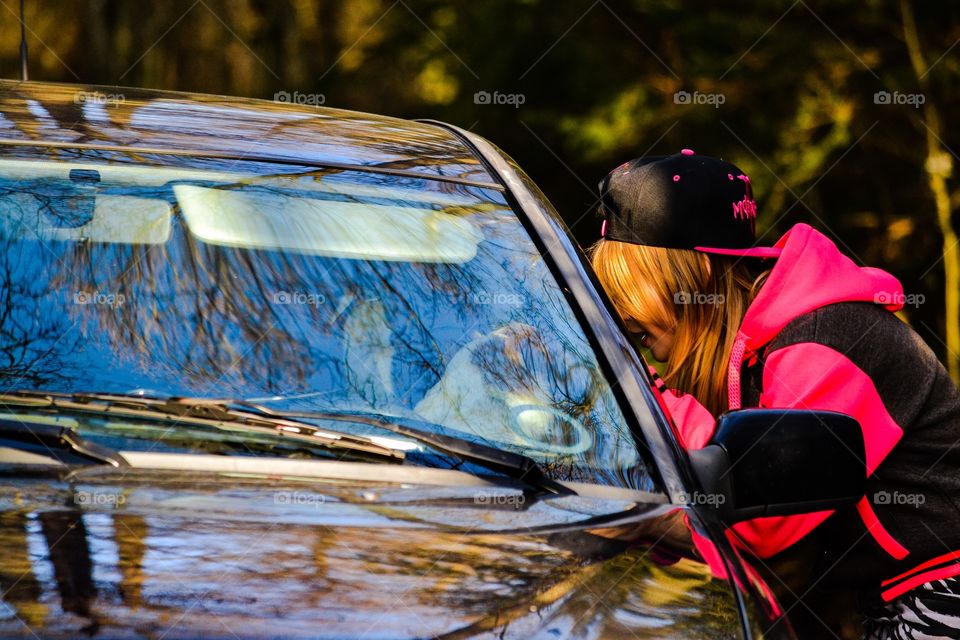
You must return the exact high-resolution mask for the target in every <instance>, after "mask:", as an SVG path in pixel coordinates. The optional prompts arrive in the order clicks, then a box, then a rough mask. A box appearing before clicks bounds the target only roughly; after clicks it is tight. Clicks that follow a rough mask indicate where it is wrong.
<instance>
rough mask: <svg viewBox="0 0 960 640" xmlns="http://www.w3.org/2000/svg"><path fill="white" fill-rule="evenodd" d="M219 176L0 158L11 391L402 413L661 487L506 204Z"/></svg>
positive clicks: (280, 175) (336, 175) (350, 185)
mask: <svg viewBox="0 0 960 640" xmlns="http://www.w3.org/2000/svg"><path fill="white" fill-rule="evenodd" d="M223 165H224V166H225V167H226V169H224V170H211V169H210V168H209V167H206V168H189V167H187V168H184V167H170V166H134V165H131V164H119V163H114V164H92V163H73V162H62V161H51V160H24V159H16V160H2V161H0V242H2V244H3V246H2V250H0V256H2V257H0V278H2V285H0V295H2V298H0V358H2V360H0V383H2V385H3V388H4V389H7V390H15V389H44V390H51V391H65V392H75V391H90V392H94V391H95V392H101V393H117V394H119V393H125V394H129V393H142V394H145V395H149V396H158V397H167V396H188V397H216V398H237V399H244V400H249V401H253V402H258V403H262V404H266V405H268V406H270V407H271V408H272V409H274V410H276V411H280V412H282V411H284V410H286V411H328V410H331V411H338V412H349V411H356V412H364V413H375V414H379V415H385V416H403V417H409V418H415V419H417V420H419V421H422V422H423V423H430V424H435V425H437V426H438V428H440V427H442V428H443V429H444V430H445V431H446V432H447V433H449V434H452V435H457V436H460V437H468V438H472V439H474V440H478V441H482V442H484V443H487V444H490V445H493V446H496V447H499V448H503V449H508V450H511V451H515V452H518V453H523V454H526V455H529V456H531V457H533V458H534V459H535V460H536V461H537V462H538V463H540V464H541V465H542V466H543V468H544V469H545V470H546V471H547V473H548V474H549V475H550V476H552V477H554V478H557V479H566V480H578V481H588V482H599V483H602V484H612V485H617V486H629V487H634V488H639V489H645V490H651V489H653V488H654V487H653V480H652V478H651V475H650V474H649V473H648V471H647V470H646V469H645V468H644V466H643V463H642V460H641V458H640V456H639V455H638V451H637V444H636V443H635V441H634V439H633V437H632V435H631V433H630V430H629V427H628V425H627V424H626V422H625V420H624V417H623V415H622V414H621V412H620V410H619V408H618V406H617V404H616V401H615V399H614V395H613V393H612V391H611V387H610V384H609V382H608V380H607V379H606V378H605V377H604V375H603V374H602V372H601V370H600V367H599V365H598V363H597V360H596V357H595V355H594V352H593V349H592V347H591V346H590V344H589V343H588V341H587V339H586V338H585V336H584V333H583V331H582V329H581V328H580V326H579V324H578V322H577V320H576V319H575V316H574V315H573V313H572V311H571V309H570V307H569V305H568V303H567V301H566V299H565V297H564V295H563V292H562V290H561V288H560V287H559V286H558V284H557V281H556V280H555V279H554V277H553V276H552V275H551V273H550V271H549V270H548V268H547V266H546V265H545V264H544V261H543V259H542V257H541V255H540V253H539V251H538V250H537V248H536V246H535V244H534V243H533V242H532V241H531V239H530V237H529V235H528V234H527V232H526V231H525V230H524V227H523V226H522V224H521V223H520V221H519V220H518V219H517V217H516V215H515V214H514V213H513V211H512V210H511V209H510V206H509V205H508V203H507V200H506V198H505V196H504V194H503V193H502V192H501V191H499V190H497V189H494V188H488V187H482V186H471V185H467V184H461V183H457V182H452V181H443V180H433V179H427V178H413V177H408V176H399V175H387V174H382V173H375V172H365V171H348V170H342V169H336V170H332V169H325V170H311V169H308V168H303V169H294V168H292V167H289V166H287V167H279V166H273V167H269V168H270V171H267V172H265V171H264V169H263V168H264V166H265V165H263V164H259V163H258V164H256V165H255V166H256V167H257V168H258V171H257V172H252V171H251V172H250V173H244V172H243V171H242V167H243V165H242V163H236V162H234V163H233V165H232V166H230V165H229V164H228V163H223ZM337 429H339V430H343V431H351V432H356V433H358V434H360V433H365V432H364V431H363V427H362V425H360V424H356V425H353V424H350V423H348V422H341V423H338V424H337ZM381 435H382V434H381Z"/></svg>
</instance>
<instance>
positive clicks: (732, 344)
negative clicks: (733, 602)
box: [591, 149, 960, 638]
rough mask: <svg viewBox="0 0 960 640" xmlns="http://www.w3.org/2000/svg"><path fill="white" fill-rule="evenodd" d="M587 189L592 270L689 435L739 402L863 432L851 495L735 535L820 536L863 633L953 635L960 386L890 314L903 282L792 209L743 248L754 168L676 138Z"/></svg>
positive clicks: (959, 623)
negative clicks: (675, 147) (860, 613)
mask: <svg viewBox="0 0 960 640" xmlns="http://www.w3.org/2000/svg"><path fill="white" fill-rule="evenodd" d="M600 195H601V214H602V215H603V218H604V220H603V226H602V229H601V235H602V239H601V240H600V241H599V242H598V243H597V244H596V245H595V246H594V247H593V248H592V250H591V256H592V262H593V266H594V269H595V271H596V273H597V275H598V277H599V280H600V283H601V284H602V286H603V288H604V289H605V290H606V291H607V293H608V295H609V297H610V299H611V301H612V302H613V305H614V307H615V308H616V309H617V311H618V312H619V313H620V315H621V316H622V318H623V320H624V322H625V323H626V326H627V328H628V329H629V330H630V331H631V333H633V334H635V335H636V336H638V337H639V340H640V343H641V344H642V345H643V346H645V347H647V348H649V349H650V351H651V352H652V354H653V357H654V358H655V359H656V360H658V361H661V362H665V363H666V369H665V373H664V376H663V378H664V382H665V383H666V386H667V387H669V388H673V389H676V390H677V391H678V392H680V395H679V396H674V394H673V393H670V392H666V393H664V396H665V401H667V402H668V406H669V405H672V406H671V413H672V414H673V415H672V417H673V419H674V422H675V423H676V426H677V429H678V435H679V437H680V439H681V440H682V442H683V444H684V446H686V447H687V448H698V447H701V446H703V445H704V444H705V443H706V442H707V441H708V440H709V437H710V435H711V433H712V428H713V416H717V415H719V414H720V413H723V412H724V411H728V410H734V409H739V408H741V407H758V406H759V407H770V408H801V409H821V410H832V411H839V412H841V413H846V414H849V415H852V416H853V417H855V418H856V419H857V420H858V421H859V423H860V425H861V427H862V429H863V433H864V441H865V449H866V462H867V473H868V475H869V479H868V485H867V486H868V489H867V493H866V496H865V497H864V498H863V499H862V500H861V501H860V502H859V503H858V504H857V506H856V508H855V509H853V508H851V509H848V510H843V511H837V512H831V511H824V512H818V513H813V514H805V515H800V516H789V517H768V518H758V519H755V520H751V521H748V522H743V523H739V524H737V525H734V526H733V527H732V528H731V537H732V538H733V539H734V541H735V544H737V545H738V546H740V547H742V548H745V549H747V550H749V551H751V552H752V553H754V554H756V555H757V556H758V557H760V558H769V557H771V556H774V555H775V554H778V553H780V552H781V551H783V550H785V549H787V548H789V547H791V546H792V545H794V544H795V543H797V542H798V541H799V540H801V539H805V541H809V540H811V539H813V540H815V541H816V546H817V549H818V550H819V551H820V554H819V561H820V564H821V567H820V572H821V575H824V574H827V575H826V580H827V581H828V582H829V583H830V584H832V585H839V586H843V587H846V588H853V589H855V590H856V591H857V592H858V594H859V597H860V601H861V605H862V608H863V609H864V611H865V613H866V622H865V626H866V629H865V637H868V638H893V637H896V638H928V637H929V638H934V637H936V638H942V637H960V391H958V389H957V387H956V385H954V384H953V382H952V381H951V380H950V378H949V376H948V374H947V373H946V371H945V370H944V368H943V366H942V365H941V364H940V363H939V362H938V361H937V358H936V357H935V355H934V354H933V352H932V351H931V350H930V349H929V348H927V346H926V345H925V344H924V343H923V341H922V340H921V339H920V338H919V337H918V336H917V334H916V333H914V332H913V331H912V330H911V329H910V327H908V326H907V325H906V324H904V323H903V322H901V321H900V320H899V319H898V318H897V317H896V316H895V315H894V314H893V313H892V312H894V311H897V310H899V309H900V308H901V307H902V306H903V300H904V296H903V289H902V287H901V285H900V283H899V282H898V281H897V280H896V279H895V278H894V277H893V276H891V275H890V274H888V273H885V272H883V271H880V270H878V269H873V268H869V267H858V266H857V265H856V264H854V263H853V261H851V260H850V259H849V258H847V257H845V256H844V255H843V254H842V253H841V252H840V251H839V250H838V249H837V247H836V246H835V245H834V244H833V242H831V241H830V240H829V239H828V238H827V237H826V236H824V235H823V234H821V233H820V232H818V231H816V230H814V229H813V228H811V227H810V226H808V225H805V224H797V225H795V226H794V227H793V228H791V229H790V230H789V231H788V232H787V233H786V234H784V236H783V237H782V238H780V239H779V240H778V241H777V242H776V244H775V245H774V246H773V247H758V246H755V222H756V216H757V206H756V203H755V201H754V199H753V194H752V190H751V187H750V179H749V178H748V177H747V176H746V175H745V174H743V172H741V171H740V170H739V169H738V168H737V167H735V166H734V165H732V164H730V163H727V162H724V161H722V160H719V159H715V158H710V157H706V156H700V155H696V154H695V153H694V152H693V151H691V150H689V149H684V150H683V151H682V152H681V153H679V154H675V155H671V156H657V157H643V158H638V159H636V160H632V161H630V162H627V163H624V164H623V165H621V166H619V167H617V168H616V169H614V170H613V171H612V172H611V173H610V174H609V175H608V176H607V177H606V178H605V179H604V180H603V182H601V184H600ZM659 384H661V385H662V384H663V383H659ZM684 393H685V394H689V395H683V394H684ZM694 399H696V400H698V401H699V404H698V403H697V402H696V400H694ZM708 412H709V414H708ZM815 472H816V469H815V463H814V464H813V465H812V467H811V473H815Z"/></svg>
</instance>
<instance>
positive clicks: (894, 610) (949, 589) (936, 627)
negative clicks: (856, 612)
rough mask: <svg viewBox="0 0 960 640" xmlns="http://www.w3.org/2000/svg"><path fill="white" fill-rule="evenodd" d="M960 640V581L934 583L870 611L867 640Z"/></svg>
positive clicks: (866, 630) (864, 634)
mask: <svg viewBox="0 0 960 640" xmlns="http://www.w3.org/2000/svg"><path fill="white" fill-rule="evenodd" d="M953 638H960V578H958V577H953V578H946V579H944V580H934V581H932V582H928V583H926V584H924V585H921V586H919V587H917V588H916V589H914V590H912V591H910V592H908V593H905V594H903V595H902V596H900V597H899V598H897V599H896V600H894V601H892V602H889V603H887V604H886V605H885V606H884V607H881V608H878V609H874V610H871V611H869V612H867V615H866V619H865V620H864V633H863V639H864V640H943V639H953Z"/></svg>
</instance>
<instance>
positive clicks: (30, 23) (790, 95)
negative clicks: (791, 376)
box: [0, 0, 960, 379]
mask: <svg viewBox="0 0 960 640" xmlns="http://www.w3.org/2000/svg"><path fill="white" fill-rule="evenodd" d="M0 5H2V8H0V15H2V16H3V19H2V20H0V29H2V31H0V33H2V40H0V43H2V49H0V73H2V75H3V76H4V77H7V78H17V77H19V62H18V47H19V28H20V24H19V20H18V13H17V12H18V10H19V7H18V6H17V3H16V2H15V1H14V0H0ZM26 25H27V29H28V34H27V38H28V43H29V47H30V75H31V79H32V80H49V81H65V82H82V83H96V84H105V85H122V86H136V87H150V88H160V89H176V90H182V91H197V92H206V93H223V94H233V95H242V96H252V97H260V98H266V99H274V97H275V96H277V95H278V93H279V92H286V94H287V97H288V99H290V100H292V101H297V100H302V101H312V102H314V103H317V102H322V103H323V104H324V106H332V107H341V108H346V109H356V110H362V111H372V112H377V113H383V114H389V115H396V116H401V117H405V118H436V119H441V120H445V121H448V122H451V123H454V124H457V125H460V126H463V127H465V128H470V129H471V130H473V131H475V132H477V133H480V134H481V135H484V136H486V137H487V138H489V139H490V140H492V141H493V142H495V143H496V144H497V145H498V146H500V147H501V148H502V149H504V150H505V151H506V152H507V153H509V154H511V155H512V156H513V157H514V158H515V159H516V160H517V161H518V162H519V163H520V164H521V166H523V167H524V168H525V169H526V170H527V171H528V173H530V174H531V176H532V177H533V179H534V180H535V181H536V182H537V183H538V184H539V185H540V186H541V187H542V188H543V190H544V191H545V192H546V193H547V195H548V196H549V197H550V199H551V201H552V202H553V204H554V205H555V206H556V207H557V209H558V210H559V211H560V213H561V214H562V215H563V217H564V219H565V220H566V221H567V224H568V225H569V226H570V227H571V229H572V230H573V232H574V234H575V235H576V237H577V239H578V240H579V241H580V242H581V243H582V244H584V245H587V244H589V243H591V242H593V241H594V240H596V239H597V236H598V224H597V221H596V219H595V217H594V209H595V192H596V184H597V182H598V180H599V179H600V178H601V177H602V176H603V175H604V174H605V173H606V172H607V171H608V170H609V169H611V168H612V167H614V166H616V165H617V164H619V163H621V162H623V161H624V160H627V159H629V158H632V157H635V156H638V155H643V154H646V153H673V152H676V151H678V150H679V149H680V148H682V147H691V148H694V149H695V150H696V151H697V152H700V153H705V154H710V155H717V156H722V157H724V158H726V159H728V160H731V161H733V162H734V163H736V164H737V165H739V166H740V167H741V168H742V169H744V170H745V171H746V172H747V173H748V174H750V176H751V178H752V181H753V185H754V190H755V193H756V195H757V199H758V202H759V203H760V210H761V219H760V232H761V233H765V234H766V235H765V237H764V240H766V241H768V242H771V243H772V242H773V241H774V240H775V239H776V238H777V237H778V236H779V234H780V233H782V232H783V231H785V230H786V229H787V228H789V227H790V226H791V225H792V224H794V223H796V222H801V221H804V222H809V223H810V224H812V225H814V226H816V227H817V228H819V229H821V230H823V231H825V232H826V233H827V234H828V235H830V236H831V237H832V238H833V239H834V240H836V241H837V242H838V244H839V245H840V246H841V247H842V248H844V249H845V251H846V252H847V253H848V255H850V256H851V257H853V258H854V259H855V260H856V261H858V262H860V263H861V264H869V265H873V266H878V267H882V268H885V269H887V270H889V271H891V272H892V273H894V274H895V275H896V276H898V277H899V278H900V279H901V281H902V282H903V283H904V289H905V292H906V294H907V299H906V302H907V303H908V304H907V306H906V307H905V310H904V313H903V315H904V317H905V318H906V319H907V320H908V321H909V322H910V323H911V324H912V325H913V326H914V327H915V328H916V329H917V331H919V333H920V334H921V335H922V336H923V338H924V339H925V340H926V341H927V343H928V344H929V345H930V346H931V347H932V348H933V349H934V350H935V351H936V352H937V353H938V355H939V356H941V358H942V359H943V360H944V362H946V363H948V365H949V367H950V370H951V373H952V374H953V376H954V378H955V379H957V378H958V377H960V355H958V353H960V319H958V315H957V314H958V306H960V248H958V245H957V235H956V234H957V229H958V228H960V213H958V211H960V180H958V176H957V173H956V167H955V164H956V160H957V159H958V157H957V154H956V152H955V151H956V150H960V125H958V124H957V123H956V122H954V120H953V118H952V116H953V114H955V113H956V112H957V110H958V107H960V92H958V85H960V59H958V53H960V48H958V47H957V45H958V43H960V3H950V2H922V3H921V2H913V3H911V2H908V1H907V0H903V1H901V2H898V1H896V0H887V1H879V0H866V1H864V0H859V1H853V0H834V1H833V2H826V1H825V0H795V1H790V0H784V1H770V0H737V1H736V2H727V3H715V2H705V1H697V2H680V0H660V1H647V0H582V1H581V0H576V1H574V0H569V1H563V2H559V1H556V0H553V1H549V0H485V1H483V2H467V1H460V2H456V1H453V0H269V1H268V0H164V1H162V2H141V1H137V0H47V1H44V2H41V1H40V0H27V2H26ZM478 92H480V93H478ZM482 92H486V94H483V93H482ZM678 92H686V93H678ZM486 98H489V99H486ZM948 345H949V346H948Z"/></svg>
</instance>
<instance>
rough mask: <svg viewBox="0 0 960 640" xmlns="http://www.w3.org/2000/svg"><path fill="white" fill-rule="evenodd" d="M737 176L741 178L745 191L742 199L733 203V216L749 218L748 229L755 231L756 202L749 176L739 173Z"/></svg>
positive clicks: (738, 218) (740, 218)
mask: <svg viewBox="0 0 960 640" xmlns="http://www.w3.org/2000/svg"><path fill="white" fill-rule="evenodd" d="M737 178H738V179H740V180H743V184H744V187H746V193H745V194H744V196H743V200H741V201H740V202H734V203H733V217H734V218H736V219H737V220H749V221H750V231H752V232H754V233H755V232H756V230H755V225H756V220H757V203H756V201H755V200H754V199H753V187H751V185H750V178H749V177H748V176H745V175H744V174H742V173H741V174H740V175H738V176H737Z"/></svg>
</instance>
